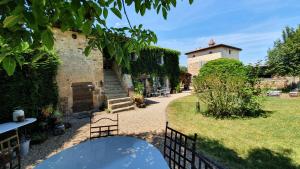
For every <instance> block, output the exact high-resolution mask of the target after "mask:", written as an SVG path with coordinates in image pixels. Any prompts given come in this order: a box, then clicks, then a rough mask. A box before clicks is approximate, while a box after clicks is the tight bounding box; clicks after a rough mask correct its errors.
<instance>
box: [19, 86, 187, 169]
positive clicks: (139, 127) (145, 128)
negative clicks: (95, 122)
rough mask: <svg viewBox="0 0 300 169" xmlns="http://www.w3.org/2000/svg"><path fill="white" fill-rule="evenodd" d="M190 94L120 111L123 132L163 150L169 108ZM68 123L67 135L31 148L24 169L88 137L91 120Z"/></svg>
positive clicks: (23, 162) (149, 101) (157, 99)
mask: <svg viewBox="0 0 300 169" xmlns="http://www.w3.org/2000/svg"><path fill="white" fill-rule="evenodd" d="M187 95H190V92H183V93H179V94H172V95H171V96H170V97H153V98H147V100H146V101H147V103H148V104H149V105H148V106H147V107H146V108H142V109H139V108H135V110H130V111H125V112H120V113H119V127H120V133H121V134H124V135H132V136H136V137H140V138H143V139H146V140H147V141H148V142H150V143H152V144H154V145H155V146H157V147H158V148H159V149H161V148H162V141H163V136H164V135H163V131H164V128H165V123H166V120H167V116H166V108H167V106H168V104H169V103H170V102H171V101H173V100H175V99H177V98H180V97H184V96H187ZM99 114H100V115H105V116H110V115H114V114H107V113H106V112H99ZM69 122H70V123H71V124H72V128H70V129H68V130H67V131H66V133H65V134H64V135H61V136H51V137H50V138H49V139H48V140H46V141H45V142H44V143H42V144H39V145H34V146H32V147H31V149H30V152H29V154H28V155H27V156H26V157H25V158H22V161H21V163H22V168H23V169H32V168H34V166H35V165H36V164H38V163H40V162H42V161H43V160H45V159H47V158H49V157H50V156H52V155H54V154H56V153H59V152H60V151H62V150H64V149H66V148H69V147H71V146H74V145H76V144H79V143H80V142H83V141H85V140H87V139H88V138H89V118H82V119H78V118H76V117H72V118H71V119H70V121H69Z"/></svg>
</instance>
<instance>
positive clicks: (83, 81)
mask: <svg viewBox="0 0 300 169" xmlns="http://www.w3.org/2000/svg"><path fill="white" fill-rule="evenodd" d="M53 34H54V38H55V43H54V49H55V50H56V52H57V54H58V56H59V57H60V60H61V64H60V65H59V67H58V72H57V77H56V81H57V85H58V92H59V106H60V109H61V110H62V111H63V112H67V113H72V112H81V111H87V110H92V109H99V108H100V107H102V106H104V105H106V104H107V100H108V99H123V100H122V101H124V102H126V101H127V102H126V104H122V101H114V102H115V103H119V104H118V106H117V108H118V109H119V110H120V109H122V108H124V109H126V108H129V106H131V105H130V104H128V100H129V99H128V98H127V96H128V93H127V90H128V89H127V83H126V82H127V81H129V82H130V80H131V79H130V76H129V77H128V75H123V74H122V73H121V72H120V71H119V68H118V66H117V65H116V64H115V63H113V61H110V60H108V59H106V57H105V56H103V54H102V52H101V51H99V50H98V49H93V50H92V51H91V53H90V55H89V56H88V57H87V56H85V55H84V53H83V51H84V49H85V47H86V45H87V42H88V39H86V37H85V36H84V35H82V34H80V33H78V32H73V31H66V32H61V30H60V29H58V28H53ZM107 62H109V63H107ZM108 64H109V65H112V66H105V65H108ZM125 76H126V78H125ZM124 79H125V81H124ZM128 79H129V80H128ZM129 87H131V86H129ZM124 98H125V99H124ZM130 108H132V107H130ZM122 110H123V109H122Z"/></svg>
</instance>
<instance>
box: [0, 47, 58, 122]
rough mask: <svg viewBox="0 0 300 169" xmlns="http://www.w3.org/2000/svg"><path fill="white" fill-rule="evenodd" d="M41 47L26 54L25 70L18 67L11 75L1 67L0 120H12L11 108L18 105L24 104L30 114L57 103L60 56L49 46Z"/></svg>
mask: <svg viewBox="0 0 300 169" xmlns="http://www.w3.org/2000/svg"><path fill="white" fill-rule="evenodd" d="M40 50H41V51H30V52H28V53H26V54H23V57H24V61H23V65H22V70H21V68H20V67H16V70H15V73H14V74H13V75H12V76H8V75H7V73H6V71H5V70H4V69H2V68H0V78H1V80H0V93H1V97H0V103H1V106H0V112H1V113H0V123H1V122H6V121H11V115H12V112H13V110H14V109H15V108H16V107H20V108H22V109H23V110H24V111H25V115H26V116H27V117H37V113H38V111H39V110H41V108H42V107H44V106H46V105H50V104H51V105H53V106H56V105H57V101H58V88H57V84H56V79H55V78H56V73H57V67H58V64H59V59H58V56H56V55H55V54H54V52H51V51H48V50H47V49H46V48H44V49H40ZM37 53H44V55H37ZM33 56H40V58H37V57H33Z"/></svg>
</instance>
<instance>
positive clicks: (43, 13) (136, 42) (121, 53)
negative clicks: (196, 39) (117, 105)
mask: <svg viewBox="0 0 300 169" xmlns="http://www.w3.org/2000/svg"><path fill="white" fill-rule="evenodd" d="M192 2H193V0H189V3H190V4H191V3H192ZM176 5H177V0H167V1H160V0H151V1H150V0H146V1H143V0H97V1H88V0H68V1H66V0H2V1H0V64H1V65H2V67H3V68H4V70H5V71H6V72H7V74H8V75H12V74H13V72H14V70H15V69H16V65H20V66H22V65H23V62H22V60H24V58H23V57H22V55H19V53H20V52H24V50H26V49H32V50H35V49H39V48H41V47H47V48H48V49H49V50H50V49H52V48H53V45H54V38H53V33H52V30H51V29H52V27H54V26H58V27H60V28H61V30H62V31H67V30H77V31H81V32H82V33H83V34H85V35H86V36H87V37H88V39H89V42H88V46H87V47H86V49H85V51H84V53H85V54H86V55H88V54H89V53H90V51H91V49H92V48H98V49H100V50H102V49H103V48H104V47H107V48H108V49H109V52H110V55H111V56H114V57H115V58H116V60H117V61H118V63H119V64H124V65H127V66H128V65H129V56H128V55H129V53H132V52H138V51H139V50H140V49H141V48H143V47H145V46H147V45H150V44H151V43H156V42H157V37H156V35H155V33H154V32H152V31H151V30H147V29H143V25H138V26H132V25H131V24H130V21H129V18H128V16H127V13H126V7H129V6H134V9H135V12H136V13H137V14H139V15H142V16H143V15H144V14H145V13H146V11H150V10H155V11H156V12H157V14H159V13H161V14H162V15H163V17H164V18H165V19H166V18H167V14H168V12H169V11H170V10H171V8H172V7H176ZM111 14H112V15H115V16H117V17H118V18H120V19H122V18H123V17H124V16H125V17H126V19H127V21H128V26H125V27H122V28H115V27H108V25H107V24H106V20H107V18H108V17H109V16H110V15H111ZM120 37H124V38H120ZM37 55H40V53H38V54H37Z"/></svg>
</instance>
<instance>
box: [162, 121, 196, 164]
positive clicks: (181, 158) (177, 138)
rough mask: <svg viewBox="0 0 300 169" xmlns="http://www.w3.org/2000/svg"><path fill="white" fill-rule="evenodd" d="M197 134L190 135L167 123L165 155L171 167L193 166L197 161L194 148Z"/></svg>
mask: <svg viewBox="0 0 300 169" xmlns="http://www.w3.org/2000/svg"><path fill="white" fill-rule="evenodd" d="M196 139H197V134H195V135H194V137H189V136H187V135H185V134H183V133H181V132H179V131H176V130H174V129H172V128H170V127H169V126H168V122H167V124H166V131H165V141H164V157H165V159H166V161H167V163H168V164H169V167H170V169H186V168H193V167H192V166H194V165H193V163H194V161H195V156H194V155H193V154H194V150H195V149H196Z"/></svg>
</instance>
